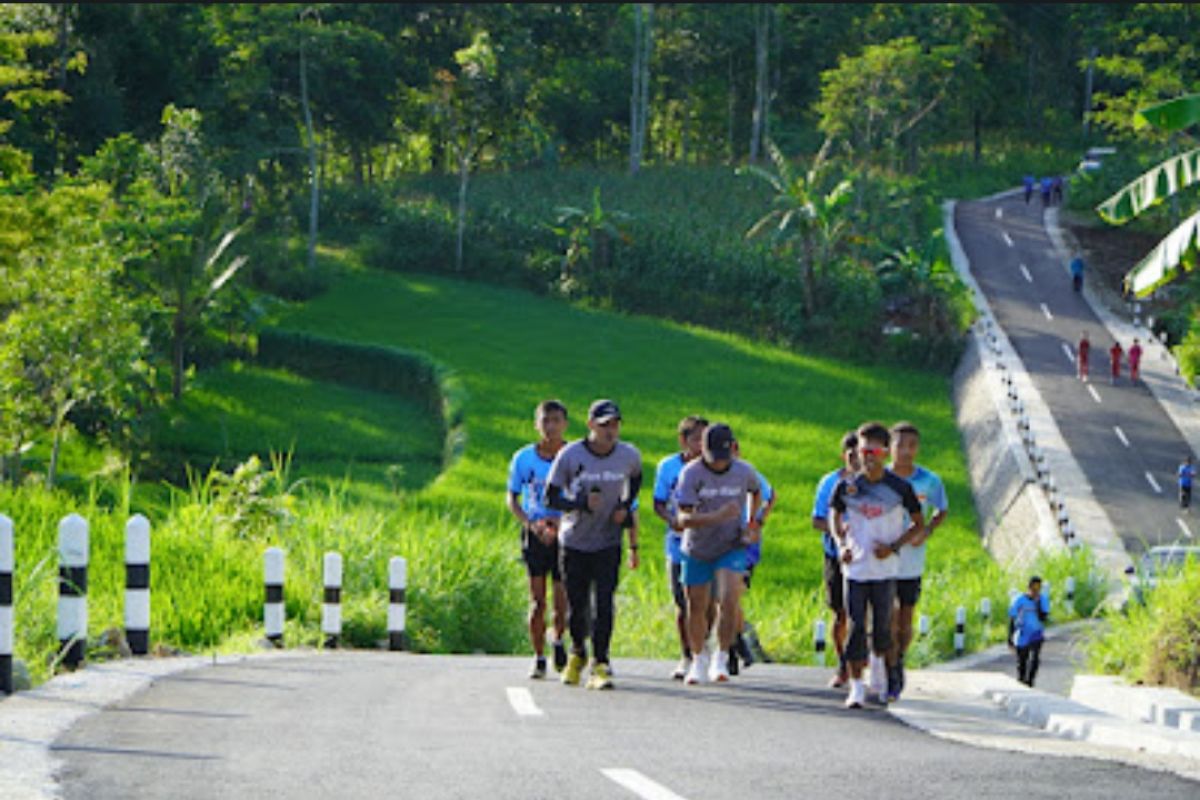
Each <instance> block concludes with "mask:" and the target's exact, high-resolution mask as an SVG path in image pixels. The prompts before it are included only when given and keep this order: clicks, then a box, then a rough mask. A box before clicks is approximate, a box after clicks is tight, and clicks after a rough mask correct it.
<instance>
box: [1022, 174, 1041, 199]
mask: <svg viewBox="0 0 1200 800" xmlns="http://www.w3.org/2000/svg"><path fill="white" fill-rule="evenodd" d="M1036 180H1037V179H1036V178H1034V177H1033V176H1032V175H1026V176H1025V178H1024V180H1023V181H1022V182H1023V183H1024V184H1025V205H1029V199H1030V198H1031V197H1033V184H1034V183H1035V182H1036Z"/></svg>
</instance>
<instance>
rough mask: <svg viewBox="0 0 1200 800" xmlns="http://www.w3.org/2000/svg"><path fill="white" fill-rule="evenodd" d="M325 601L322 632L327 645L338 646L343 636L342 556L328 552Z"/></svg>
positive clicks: (325, 567)
mask: <svg viewBox="0 0 1200 800" xmlns="http://www.w3.org/2000/svg"><path fill="white" fill-rule="evenodd" d="M324 585H325V602H324V604H323V605H322V606H321V633H323V634H324V635H325V646H326V647H337V646H338V645H339V644H340V643H341V638H342V556H341V554H339V553H326V554H325V564H324Z"/></svg>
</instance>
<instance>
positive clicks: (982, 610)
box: [979, 597, 992, 625]
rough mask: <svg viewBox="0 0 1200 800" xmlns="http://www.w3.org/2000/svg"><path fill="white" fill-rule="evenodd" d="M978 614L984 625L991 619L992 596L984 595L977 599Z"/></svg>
mask: <svg viewBox="0 0 1200 800" xmlns="http://www.w3.org/2000/svg"><path fill="white" fill-rule="evenodd" d="M979 616H980V617H981V618H982V619H983V624H984V625H987V624H988V623H989V622H991V621H992V598H990V597H984V598H982V599H981V600H980V601H979Z"/></svg>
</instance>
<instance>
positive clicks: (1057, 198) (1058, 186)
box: [1050, 175, 1063, 206]
mask: <svg viewBox="0 0 1200 800" xmlns="http://www.w3.org/2000/svg"><path fill="white" fill-rule="evenodd" d="M1050 195H1051V197H1050V199H1051V200H1052V201H1053V202H1054V204H1055V205H1060V206H1061V205H1062V201H1063V179H1062V175H1055V176H1054V179H1053V180H1051V181H1050Z"/></svg>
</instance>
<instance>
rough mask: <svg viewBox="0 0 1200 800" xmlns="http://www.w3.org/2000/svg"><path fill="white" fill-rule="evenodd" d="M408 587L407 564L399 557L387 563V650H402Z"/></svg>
mask: <svg viewBox="0 0 1200 800" xmlns="http://www.w3.org/2000/svg"><path fill="white" fill-rule="evenodd" d="M407 586H408V564H407V563H406V562H405V561H404V559H403V558H401V557H400V556H394V557H393V558H392V560H391V561H389V562H388V615H387V626H388V650H403V649H404V647H405V641H404V622H405V619H404V617H405V603H406V602H407V601H406V600H405V596H404V595H405V589H406V587H407Z"/></svg>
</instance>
